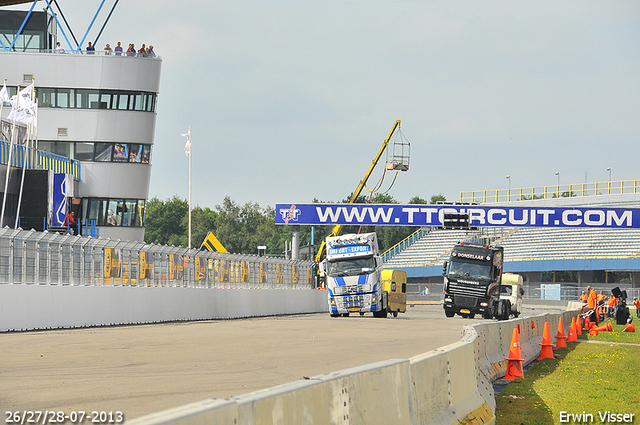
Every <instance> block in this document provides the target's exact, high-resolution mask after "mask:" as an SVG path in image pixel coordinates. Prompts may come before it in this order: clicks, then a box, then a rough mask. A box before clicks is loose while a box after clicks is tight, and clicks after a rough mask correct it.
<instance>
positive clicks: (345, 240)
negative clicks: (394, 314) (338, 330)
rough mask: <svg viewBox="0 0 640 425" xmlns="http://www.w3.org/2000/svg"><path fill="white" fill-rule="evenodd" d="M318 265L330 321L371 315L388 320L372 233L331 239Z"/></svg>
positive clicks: (380, 261) (380, 260) (379, 260)
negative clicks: (324, 281) (325, 254)
mask: <svg viewBox="0 0 640 425" xmlns="http://www.w3.org/2000/svg"><path fill="white" fill-rule="evenodd" d="M326 244H327V248H326V249H327V256H326V258H325V260H324V261H323V262H322V263H321V264H320V270H321V271H323V272H324V274H325V279H326V286H327V289H328V300H329V309H330V311H329V312H330V314H331V317H338V316H340V315H342V316H345V317H346V316H349V314H350V313H360V314H361V315H362V314H364V313H368V312H371V313H373V315H374V316H375V317H387V302H388V300H387V293H386V292H385V291H384V290H383V288H382V280H381V278H380V274H381V271H382V258H381V257H380V252H379V251H378V237H377V235H376V234H375V233H363V234H358V235H356V234H348V235H342V236H330V237H327V239H326Z"/></svg>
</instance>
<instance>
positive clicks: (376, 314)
mask: <svg viewBox="0 0 640 425" xmlns="http://www.w3.org/2000/svg"><path fill="white" fill-rule="evenodd" d="M373 317H382V318H385V317H387V309H386V308H383V309H382V311H374V312H373Z"/></svg>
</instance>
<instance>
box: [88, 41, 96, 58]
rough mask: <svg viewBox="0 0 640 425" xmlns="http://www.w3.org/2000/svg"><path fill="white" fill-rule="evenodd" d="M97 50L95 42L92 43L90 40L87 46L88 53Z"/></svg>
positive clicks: (90, 53)
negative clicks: (94, 45)
mask: <svg viewBox="0 0 640 425" xmlns="http://www.w3.org/2000/svg"><path fill="white" fill-rule="evenodd" d="M95 51H96V48H95V47H93V44H91V42H89V45H88V46H87V54H88V55H92V54H93V52H95Z"/></svg>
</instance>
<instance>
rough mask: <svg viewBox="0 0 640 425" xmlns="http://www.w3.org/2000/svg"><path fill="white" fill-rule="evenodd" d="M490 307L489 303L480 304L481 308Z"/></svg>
mask: <svg viewBox="0 0 640 425" xmlns="http://www.w3.org/2000/svg"><path fill="white" fill-rule="evenodd" d="M488 305H489V304H487V303H480V306H482V307H486V306H488Z"/></svg>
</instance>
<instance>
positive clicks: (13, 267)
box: [0, 228, 315, 289]
mask: <svg viewBox="0 0 640 425" xmlns="http://www.w3.org/2000/svg"><path fill="white" fill-rule="evenodd" d="M3 283H4V284H6V283H13V284H42V285H106V286H108V285H118V286H128V285H129V286H180V287H195V288H291V289H313V288H314V287H315V281H314V278H313V263H312V262H311V261H296V260H285V259H282V258H269V257H258V256H256V255H242V254H221V253H212V252H209V251H200V250H197V249H188V248H182V247H175V246H167V245H164V246H162V245H153V244H145V243H142V242H129V241H120V240H111V239H101V238H97V239H94V238H88V237H82V236H72V235H61V234H58V233H48V232H37V231H35V230H30V231H25V230H20V229H18V230H14V229H9V228H4V229H0V284H3Z"/></svg>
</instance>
